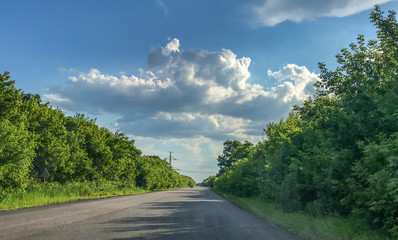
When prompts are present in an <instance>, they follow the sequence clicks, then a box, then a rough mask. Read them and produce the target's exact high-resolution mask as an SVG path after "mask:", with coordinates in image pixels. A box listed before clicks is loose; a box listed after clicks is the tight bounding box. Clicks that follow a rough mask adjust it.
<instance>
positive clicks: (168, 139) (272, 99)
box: [0, 0, 398, 181]
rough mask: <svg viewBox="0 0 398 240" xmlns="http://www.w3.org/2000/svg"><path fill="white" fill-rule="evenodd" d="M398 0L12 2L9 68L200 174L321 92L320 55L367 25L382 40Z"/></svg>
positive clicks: (327, 57)
mask: <svg viewBox="0 0 398 240" xmlns="http://www.w3.org/2000/svg"><path fill="white" fill-rule="evenodd" d="M376 3H378V4H381V7H382V9H383V10H385V11H387V10H397V9H398V2H396V1H389V0H369V1H363V0H330V1H316V0H296V1H293V0H253V1H237V0H212V1H210V0H205V1H199V0H190V1H184V0H153V1H150V0H148V1H143V0H142V1H133V0H115V1H108V0H106V1H105V0H103V1H101V0H96V1H70V0H69V1H63V0H60V1H41V0H37V1H22V0H21V1H7V0H5V1H2V2H0V8H1V9H2V14H1V15H0V27H1V30H2V37H1V38H0V50H1V51H0V52H1V57H0V66H1V68H0V71H3V72H4V71H10V72H11V76H12V78H13V79H15V80H16V86H17V87H18V88H21V89H23V90H24V91H25V92H30V93H38V94H40V95H41V96H42V97H43V99H45V100H46V101H50V102H51V104H52V105H53V106H60V107H61V108H62V109H63V110H64V111H65V112H66V113H68V114H73V113H75V112H82V113H86V114H88V116H90V117H92V118H94V117H97V118H98V121H97V123H99V124H100V125H102V126H105V127H108V128H110V129H112V130H117V129H120V130H122V131H124V132H126V133H128V134H129V136H130V137H131V138H134V139H136V145H137V146H138V147H139V148H140V149H142V150H143V152H144V154H156V155H159V156H160V157H162V158H166V157H167V156H168V153H167V151H173V152H174V156H175V158H177V160H176V161H175V162H174V166H175V167H177V168H178V169H180V170H181V172H182V173H183V174H186V175H190V176H192V177H194V178H195V180H197V181H201V180H202V179H203V178H205V177H207V176H208V175H210V173H215V172H216V171H217V165H216V164H217V162H216V157H217V155H219V154H221V153H222V142H223V141H225V140H228V139H238V140H246V139H247V140H250V141H253V142H257V141H259V140H261V138H262V128H263V127H265V126H266V124H267V123H268V122H269V121H277V120H279V119H280V118H282V117H286V114H287V113H288V112H289V111H290V109H291V106H292V105H293V104H300V103H301V102H302V101H303V100H304V99H306V98H307V97H308V96H311V95H312V94H313V93H314V89H313V88H312V84H313V83H314V82H315V81H316V76H317V74H318V73H319V71H318V68H317V64H318V62H325V63H326V64H327V66H328V67H330V68H332V69H333V68H335V67H336V63H335V58H334V56H335V55H336V54H337V53H338V52H339V51H340V49H341V48H343V47H347V46H348V44H349V43H350V42H354V41H355V39H356V36H357V35H358V34H364V35H365V37H366V38H367V39H374V38H375V28H374V27H373V26H372V24H371V23H370V22H369V13H370V11H371V8H372V6H373V5H374V4H376Z"/></svg>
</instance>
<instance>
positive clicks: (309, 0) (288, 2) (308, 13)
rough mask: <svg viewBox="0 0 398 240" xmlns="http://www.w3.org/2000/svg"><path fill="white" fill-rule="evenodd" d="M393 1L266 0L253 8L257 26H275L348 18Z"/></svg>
mask: <svg viewBox="0 0 398 240" xmlns="http://www.w3.org/2000/svg"><path fill="white" fill-rule="evenodd" d="M390 1H392V0H328V1H322V0H266V1H265V2H264V3H263V4H262V5H260V6H255V7H253V12H254V14H255V16H256V18H257V24H259V25H263V26H274V25H277V24H279V23H281V22H284V21H287V20H290V21H294V22H302V21H304V20H313V19H316V18H319V17H346V16H349V15H352V14H356V13H359V12H361V11H364V10H368V9H371V8H372V7H373V6H374V5H375V4H383V3H386V2H390Z"/></svg>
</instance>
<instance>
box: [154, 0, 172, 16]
mask: <svg viewBox="0 0 398 240" xmlns="http://www.w3.org/2000/svg"><path fill="white" fill-rule="evenodd" d="M156 5H157V6H158V7H159V8H160V9H161V10H162V11H163V14H164V15H165V16H166V17H167V16H168V15H169V10H168V9H167V7H166V6H165V5H164V2H163V1H162V0H156Z"/></svg>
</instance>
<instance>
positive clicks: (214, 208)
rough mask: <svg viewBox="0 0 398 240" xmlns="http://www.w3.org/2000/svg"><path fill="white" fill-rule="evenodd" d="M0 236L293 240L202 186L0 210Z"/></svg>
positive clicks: (0, 237) (20, 237)
mask: <svg viewBox="0 0 398 240" xmlns="http://www.w3.org/2000/svg"><path fill="white" fill-rule="evenodd" d="M0 239H57V240H58V239H170V240H171V239H173V240H176V239H188V240H194V239H200V240H212V239H227V240H229V239H244V240H249V239H270V240H271V239H278V240H279V239H281V240H285V239H286V240H290V239H298V238H297V237H295V236H294V235H292V234H290V233H288V232H286V231H284V230H282V229H280V228H279V227H277V226H275V225H273V224H272V223H270V222H268V221H266V220H264V219H261V218H259V217H256V216H254V215H253V214H250V213H248V212H245V211H243V210H241V209H239V208H238V207H236V206H235V205H233V204H231V203H229V202H227V201H226V200H224V199H223V198H221V197H220V196H218V195H216V194H215V193H213V192H211V191H210V190H209V189H208V188H204V187H195V188H188V189H179V190H172V191H162V192H154V193H147V194H140V195H131V196H122V197H114V198H106V199H97V200H88V201H78V202H74V203H66V204H57V205H51V206H46V207H37V208H30V209H22V210H16V211H6V212H0Z"/></svg>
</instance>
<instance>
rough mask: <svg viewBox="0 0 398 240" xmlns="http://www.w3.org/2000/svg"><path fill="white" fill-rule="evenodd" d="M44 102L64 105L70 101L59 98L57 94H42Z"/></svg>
mask: <svg viewBox="0 0 398 240" xmlns="http://www.w3.org/2000/svg"><path fill="white" fill-rule="evenodd" d="M44 101H49V102H53V103H65V102H70V101H71V100H70V99H69V98H64V97H61V96H59V95H57V94H52V93H51V94H44Z"/></svg>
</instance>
